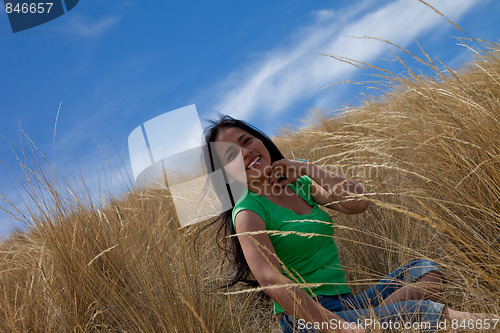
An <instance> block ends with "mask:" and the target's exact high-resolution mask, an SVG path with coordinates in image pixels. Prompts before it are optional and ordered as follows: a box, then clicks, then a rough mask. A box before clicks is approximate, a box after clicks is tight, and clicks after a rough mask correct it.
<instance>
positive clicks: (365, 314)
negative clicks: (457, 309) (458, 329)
mask: <svg viewBox="0 0 500 333" xmlns="http://www.w3.org/2000/svg"><path fill="white" fill-rule="evenodd" d="M432 271H437V272H439V273H441V268H440V267H439V265H438V264H437V263H435V262H433V261H430V260H415V261H413V262H411V263H409V264H406V265H404V266H402V267H400V268H398V269H396V270H395V271H393V272H392V273H390V274H388V275H387V276H385V277H384V278H383V279H382V280H380V281H379V282H377V283H376V284H374V285H373V286H371V287H370V288H368V289H367V290H366V291H364V292H362V293H360V294H359V295H356V296H354V295H353V294H352V293H350V294H343V295H336V296H325V295H318V297H317V300H318V302H319V303H320V304H321V305H323V307H324V308H326V309H328V310H330V311H332V312H334V313H335V314H336V315H338V316H339V317H341V318H342V319H344V320H345V321H347V322H352V323H357V324H358V323H359V324H361V325H362V326H364V327H365V328H367V329H370V328H372V329H382V330H389V329H396V330H398V331H403V330H404V329H406V330H408V328H413V329H415V328H418V329H419V330H420V332H434V331H435V330H436V327H437V324H438V322H439V320H440V319H441V317H442V315H443V310H444V304H441V303H436V302H432V301H424V300H411V301H404V302H399V303H392V304H388V305H379V304H380V303H381V301H382V300H383V299H385V298H387V297H388V296H389V295H390V294H392V293H393V292H395V291H396V290H398V289H399V288H401V287H403V286H404V285H405V284H408V283H413V282H415V281H416V280H418V279H419V278H420V277H422V276H423V275H424V274H427V273H429V272H432ZM279 325H280V327H281V329H282V330H283V332H284V333H292V332H300V333H305V332H309V333H316V332H321V329H327V328H339V327H342V326H340V325H345V324H341V323H340V322H338V321H337V322H332V321H330V322H323V323H306V322H305V321H304V320H297V319H295V318H294V317H292V316H290V315H289V314H287V313H286V312H285V313H283V316H282V317H281V319H280V322H279ZM335 325H337V326H335ZM409 326H410V327H409Z"/></svg>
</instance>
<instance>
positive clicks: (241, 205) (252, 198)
mask: <svg viewBox="0 0 500 333" xmlns="http://www.w3.org/2000/svg"><path fill="white" fill-rule="evenodd" d="M263 199H264V198H262V197H261V196H259V195H257V194H255V193H253V192H251V191H247V193H246V195H244V196H243V197H241V198H240V199H239V200H238V201H237V202H236V204H235V205H234V208H233V212H232V217H233V223H234V222H235V218H236V214H238V213H239V212H241V211H242V210H245V209H247V210H251V211H253V212H255V213H257V214H258V215H259V216H260V217H262V219H263V220H264V221H266V219H267V218H268V215H269V213H268V209H267V207H266V204H265V201H264V200H263Z"/></svg>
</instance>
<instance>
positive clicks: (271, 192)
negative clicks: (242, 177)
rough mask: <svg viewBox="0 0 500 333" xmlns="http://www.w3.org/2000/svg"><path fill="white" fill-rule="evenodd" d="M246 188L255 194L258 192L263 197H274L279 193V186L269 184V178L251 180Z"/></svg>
mask: <svg viewBox="0 0 500 333" xmlns="http://www.w3.org/2000/svg"><path fill="white" fill-rule="evenodd" d="M248 189H249V190H250V191H252V192H253V193H255V194H258V195H260V196H263V197H274V196H277V195H279V193H280V192H281V191H280V189H281V188H280V187H276V186H273V185H271V183H270V182H269V179H267V178H265V179H263V180H261V181H258V182H257V181H253V182H251V183H250V184H248Z"/></svg>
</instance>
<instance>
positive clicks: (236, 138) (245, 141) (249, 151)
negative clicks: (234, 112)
mask: <svg viewBox="0 0 500 333" xmlns="http://www.w3.org/2000/svg"><path fill="white" fill-rule="evenodd" d="M215 141H216V142H229V143H232V145H221V146H219V147H220V148H219V149H216V151H217V155H218V157H219V159H220V160H221V161H222V164H224V165H227V164H228V163H230V162H233V161H234V162H233V163H238V161H236V160H235V159H237V158H238V154H239V153H240V152H241V157H242V159H243V165H244V170H245V174H246V182H247V183H248V184H249V183H250V182H252V181H260V180H264V179H267V178H268V177H269V172H270V170H271V168H270V167H271V156H270V154H269V151H268V150H267V148H266V146H264V144H263V143H262V141H261V140H259V139H258V138H256V137H254V136H253V135H251V134H250V133H248V132H247V131H245V130H243V129H241V128H239V127H229V128H224V129H222V130H221V131H220V132H219V134H218V135H217V137H216V138H215ZM238 148H239V151H238ZM233 163H231V164H233ZM231 169H233V170H235V168H231V167H229V168H227V167H226V171H227V172H228V173H229V174H230V175H231V176H232V177H233V178H235V179H236V180H238V181H244V180H243V179H240V178H241V175H236V174H234V172H231ZM240 169H241V168H240Z"/></svg>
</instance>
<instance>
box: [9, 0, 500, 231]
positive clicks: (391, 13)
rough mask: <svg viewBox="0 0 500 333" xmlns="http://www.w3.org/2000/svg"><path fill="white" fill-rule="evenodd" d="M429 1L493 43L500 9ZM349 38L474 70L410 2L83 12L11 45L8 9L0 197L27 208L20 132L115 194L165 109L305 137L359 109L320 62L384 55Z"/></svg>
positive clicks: (88, 7)
mask: <svg viewBox="0 0 500 333" xmlns="http://www.w3.org/2000/svg"><path fill="white" fill-rule="evenodd" d="M430 3H431V4H432V5H433V6H435V7H436V8H437V9H438V10H440V11H441V12H442V13H443V14H445V15H446V16H447V17H449V18H450V19H451V20H453V21H455V22H456V23H458V24H459V25H460V26H461V28H462V29H464V30H465V31H467V33H468V34H469V35H470V36H472V37H475V38H479V39H483V40H487V41H498V37H499V36H498V32H499V31H500V23H499V21H500V20H498V17H500V15H499V14H500V3H499V2H498V1H494V0H439V1H437V0H434V1H430ZM353 36H371V37H379V38H383V39H387V40H389V41H391V42H394V43H396V44H399V45H401V46H404V47H407V48H408V49H410V50H413V51H415V52H416V43H415V41H418V42H419V43H420V44H421V45H422V46H423V48H424V49H425V50H426V52H427V53H429V54H430V56H431V57H433V58H434V59H436V58H439V59H441V60H443V61H444V62H445V63H446V64H448V65H450V66H452V67H454V68H457V67H459V66H460V64H462V63H463V62H464V61H468V60H470V59H471V52H470V51H468V50H466V48H464V47H461V46H458V45H457V40H456V39H454V38H453V36H459V37H466V36H465V35H464V34H463V33H462V32H460V31H458V30H457V29H456V28H454V27H453V26H452V25H451V24H449V23H447V22H446V21H444V20H443V19H442V18H441V17H440V16H439V15H437V14H436V13H435V12H433V11H432V10H430V9H429V8H428V7H426V6H424V5H423V4H422V3H420V2H419V1H417V0H393V1H375V0H355V1H352V0H351V1H344V0H340V1H321V2H320V1H305V0H304V1H282V0H276V1H226V0H223V1H222V0H221V1H185V2H171V1H157V2H154V4H152V2H145V1H133V0H129V1H115V0H109V1H101V0H99V1H98V0H81V1H80V3H79V4H78V5H77V6H76V7H75V8H74V9H73V10H72V11H70V12H68V13H67V14H65V15H63V16H61V17H60V18H58V19H55V20H53V21H51V22H48V23H46V24H44V25H41V26H38V27H35V28H33V29H29V30H26V31H22V32H19V33H16V34H13V33H12V32H11V31H10V27H9V22H8V19H7V16H6V14H5V12H3V11H2V12H0V43H1V45H2V62H1V63H0V78H1V81H0V85H1V86H0V88H1V89H0V103H1V104H0V105H1V112H2V121H1V122H0V136H1V137H2V140H0V161H2V162H3V164H4V165H5V166H6V167H8V168H9V169H10V170H11V171H9V170H8V169H7V168H6V167H3V166H0V192H1V193H2V195H4V196H6V197H8V198H9V199H10V200H11V201H12V202H13V203H15V204H17V205H21V206H22V198H23V197H26V193H24V194H23V191H22V190H21V191H19V186H18V185H17V184H16V182H15V181H13V179H12V178H13V177H12V176H13V174H14V175H19V174H20V169H19V167H18V164H17V162H16V158H15V156H14V155H13V154H12V150H11V146H12V144H15V145H17V146H18V147H19V128H20V127H22V129H23V130H24V131H25V132H26V133H27V134H28V135H29V136H30V138H31V139H32V140H33V142H34V143H35V144H36V145H37V147H38V148H39V149H40V151H42V152H43V153H44V154H45V155H46V157H47V159H48V160H49V161H50V162H51V164H52V165H53V166H54V167H55V169H56V170H58V171H59V172H61V173H63V174H65V175H68V176H69V177H71V176H75V177H81V178H84V179H85V180H86V181H87V182H88V183H97V184H98V185H95V188H100V189H101V190H102V191H103V192H106V193H108V192H109V193H110V195H120V194H121V193H122V192H123V191H124V190H126V186H125V187H124V186H123V185H118V184H120V181H119V179H117V178H120V177H121V175H123V174H125V173H127V172H128V173H129V174H130V165H129V162H128V154H127V137H128V135H129V134H130V133H131V132H132V130H133V129H134V128H136V127H137V126H139V125H140V124H141V123H144V122H145V121H147V120H149V119H151V118H153V117H156V116H158V115H161V114H163V113H164V112H167V111H169V110H173V109H177V108H180V107H183V106H186V105H190V104H196V106H197V109H198V112H199V114H200V117H201V118H202V119H210V118H213V117H214V115H215V114H216V112H221V113H227V114H230V115H233V116H234V117H237V118H242V119H245V120H248V121H250V122H251V123H253V124H254V125H256V126H257V127H259V128H261V129H263V130H265V131H266V132H268V133H269V134H272V133H274V132H275V131H277V129H278V128H279V127H280V126H287V125H300V124H301V122H300V119H307V118H308V112H309V111H310V110H312V109H315V108H319V109H322V110H326V111H330V112H333V111H334V110H337V109H339V108H342V107H345V106H349V105H356V104H358V103H359V102H360V100H361V99H362V93H366V92H367V91H365V90H363V89H365V88H363V87H359V86H355V85H350V84H340V85H334V86H331V87H328V88H324V87H325V86H327V85H328V84H330V83H334V82H337V81H344V80H363V79H366V77H365V76H363V75H362V73H361V72H360V71H358V70H356V69H355V68H354V67H352V66H348V65H345V64H343V63H340V62H338V61H335V60H334V59H332V58H329V57H325V56H321V55H319V53H326V54H334V55H339V56H346V57H353V58H356V59H358V60H362V61H367V62H370V63H373V64H379V63H381V61H380V60H378V59H381V58H391V57H392V55H391V53H390V51H391V49H390V48H389V47H388V46H387V45H384V44H383V43H380V42H376V41H371V40H366V39H365V40H362V39H355V38H352V37H353ZM392 51H395V50H392ZM384 65H385V66H388V65H389V66H394V67H391V68H392V69H393V70H394V71H396V72H399V71H403V69H402V68H400V67H398V66H397V64H393V65H390V63H388V62H384ZM368 93H369V91H368ZM61 102H62V103H61ZM59 105H61V107H60V110H59V114H58V109H59ZM57 115H58V117H57V127H56V131H55V137H54V127H55V123H56V116H57ZM54 138H55V139H54ZM110 167H111V168H110ZM117 175H118V176H117ZM96 196H99V195H96ZM0 206H3V207H6V204H5V203H3V202H2V203H0ZM16 228H18V229H22V228H23V226H22V223H20V222H18V221H16V220H14V219H12V218H10V217H9V216H8V215H7V214H6V213H4V212H0V237H1V236H4V235H7V234H8V233H9V232H10V231H12V230H13V229H16Z"/></svg>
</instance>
